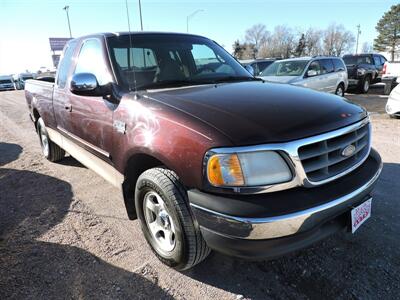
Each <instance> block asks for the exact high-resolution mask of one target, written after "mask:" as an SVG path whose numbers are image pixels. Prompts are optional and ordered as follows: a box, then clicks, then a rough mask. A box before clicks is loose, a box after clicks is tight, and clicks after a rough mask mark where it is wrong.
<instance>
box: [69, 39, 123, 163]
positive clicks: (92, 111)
mask: <svg viewBox="0 0 400 300" xmlns="http://www.w3.org/2000/svg"><path fill="white" fill-rule="evenodd" d="M106 57H107V56H106V49H105V47H104V43H103V42H102V41H101V40H100V38H89V39H86V40H83V42H82V43H81V45H80V49H79V54H78V55H77V60H76V65H75V69H74V70H73V71H72V74H71V78H72V77H73V76H74V75H75V74H78V73H91V74H93V75H95V76H96V78H97V82H98V84H99V85H100V86H102V85H105V84H107V83H110V82H112V81H113V78H112V75H111V74H112V73H111V68H110V66H109V64H108V60H106ZM69 83H70V82H69ZM67 93H68V98H69V100H70V101H69V107H68V109H67V111H68V113H69V114H70V119H69V121H70V123H69V126H68V128H67V130H66V131H65V132H64V134H65V135H67V136H68V138H69V139H70V140H72V141H73V142H74V143H75V144H77V145H79V146H81V147H83V148H85V149H86V150H88V151H90V152H91V153H92V154H94V155H96V156H98V157H99V158H101V159H103V160H105V161H111V156H110V153H111V151H112V147H113V111H114V110H115V108H116V104H113V103H111V102H109V101H108V100H106V99H104V98H103V97H101V96H82V95H76V94H73V93H72V92H71V91H70V89H68V91H67Z"/></svg>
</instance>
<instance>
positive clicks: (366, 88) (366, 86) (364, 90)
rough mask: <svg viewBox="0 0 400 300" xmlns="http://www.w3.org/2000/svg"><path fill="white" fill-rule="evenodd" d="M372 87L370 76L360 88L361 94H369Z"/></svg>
mask: <svg viewBox="0 0 400 300" xmlns="http://www.w3.org/2000/svg"><path fill="white" fill-rule="evenodd" d="M370 85H371V78H370V77H369V76H367V77H365V78H364V80H363V81H362V82H361V86H360V88H359V90H360V92H361V93H363V94H366V93H368V91H369V87H370Z"/></svg>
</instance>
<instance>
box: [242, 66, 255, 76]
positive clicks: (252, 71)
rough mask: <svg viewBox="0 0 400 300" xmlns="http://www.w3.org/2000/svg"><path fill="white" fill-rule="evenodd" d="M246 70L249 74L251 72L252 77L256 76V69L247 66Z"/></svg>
mask: <svg viewBox="0 0 400 300" xmlns="http://www.w3.org/2000/svg"><path fill="white" fill-rule="evenodd" d="M244 68H245V69H246V70H247V72H249V73H250V74H251V76H254V75H255V74H254V68H253V67H252V66H250V65H246V66H245V67H244Z"/></svg>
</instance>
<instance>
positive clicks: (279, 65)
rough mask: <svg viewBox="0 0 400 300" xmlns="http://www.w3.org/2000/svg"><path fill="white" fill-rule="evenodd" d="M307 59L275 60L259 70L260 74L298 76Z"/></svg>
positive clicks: (301, 72)
mask: <svg viewBox="0 0 400 300" xmlns="http://www.w3.org/2000/svg"><path fill="white" fill-rule="evenodd" d="M307 63H308V60H287V61H276V62H274V63H273V64H271V65H270V66H269V67H267V68H266V69H265V70H264V71H262V72H261V76H300V75H301V74H303V71H304V68H305V67H306V65H307Z"/></svg>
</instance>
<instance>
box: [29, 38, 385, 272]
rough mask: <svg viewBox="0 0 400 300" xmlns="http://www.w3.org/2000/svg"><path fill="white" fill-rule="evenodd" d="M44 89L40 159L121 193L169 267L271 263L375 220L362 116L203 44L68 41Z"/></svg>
mask: <svg viewBox="0 0 400 300" xmlns="http://www.w3.org/2000/svg"><path fill="white" fill-rule="evenodd" d="M46 80H47V81H40V80H28V81H27V83H26V89H25V94H26V99H27V103H28V107H29V110H30V116H31V118H32V120H33V122H34V124H35V128H36V129H37V133H38V135H39V139H40V143H41V146H42V150H43V154H44V156H45V157H46V158H47V159H48V160H50V161H58V160H60V159H62V158H63V157H64V155H65V152H68V153H69V154H70V155H71V156H73V157H75V158H76V159H77V160H79V161H80V162H82V164H84V165H85V166H87V167H88V168H91V169H93V170H94V171H95V172H97V173H98V174H99V175H101V176H102V177H104V178H105V179H106V180H107V181H109V182H110V183H112V184H113V185H114V186H116V187H118V188H120V189H121V191H122V195H123V199H124V203H125V206H126V209H127V214H128V217H129V218H130V219H135V218H138V219H139V220H140V224H141V227H142V230H143V233H144V236H145V237H146V240H147V241H148V243H149V245H150V247H151V249H152V250H153V251H154V253H155V254H156V255H157V256H158V258H159V259H160V260H161V261H163V262H164V263H166V264H168V265H169V266H171V267H174V268H176V269H179V270H183V269H187V268H190V267H192V266H194V265H195V264H197V263H199V262H200V261H202V260H203V259H204V258H205V257H207V255H208V254H209V252H210V250H211V249H214V250H217V251H220V252H223V253H226V254H228V255H233V256H236V257H242V258H250V259H265V258H272V257H276V256H278V255H282V254H285V253H288V252H291V251H294V250H296V249H299V248H302V247H305V246H307V245H310V244H311V243H313V242H315V241H317V240H319V239H322V238H324V237H326V236H328V235H329V234H331V233H333V232H336V231H337V230H340V229H345V228H351V229H352V231H355V230H356V229H357V228H358V227H359V226H360V225H361V224H362V223H363V222H364V221H365V220H366V219H367V218H368V217H369V216H370V213H371V199H372V198H371V190H372V188H373V185H374V183H375V182H376V180H377V178H378V176H379V174H380V171H381V168H382V163H381V159H380V156H379V155H378V153H377V152H376V151H375V150H373V149H372V148H371V128H370V123H369V118H368V114H367V112H366V111H365V110H364V109H363V108H361V107H359V106H357V105H355V104H352V103H350V102H348V101H346V100H345V99H344V98H342V97H339V96H334V95H329V94H324V93H319V92H315V91H312V90H309V89H304V88H299V87H294V86H288V85H282V84H278V83H266V82H264V81H262V80H260V79H257V78H254V77H253V76H251V75H250V74H249V73H248V72H247V71H246V70H245V69H244V68H243V67H242V66H241V65H240V64H239V63H238V62H237V61H236V60H235V59H234V58H233V57H232V56H231V55H230V54H228V53H227V52H226V51H225V50H224V49H223V48H222V47H220V46H218V44H217V43H215V42H213V41H211V40H209V39H207V38H205V37H201V36H196V35H188V34H172V33H145V32H144V33H132V34H129V33H105V34H96V35H90V36H85V37H82V38H78V39H73V40H71V41H69V42H68V44H67V45H66V47H65V49H64V53H63V56H62V58H61V61H60V64H59V66H58V71H57V75H56V78H55V82H54V83H52V82H50V80H49V79H48V78H47V79H46Z"/></svg>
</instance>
